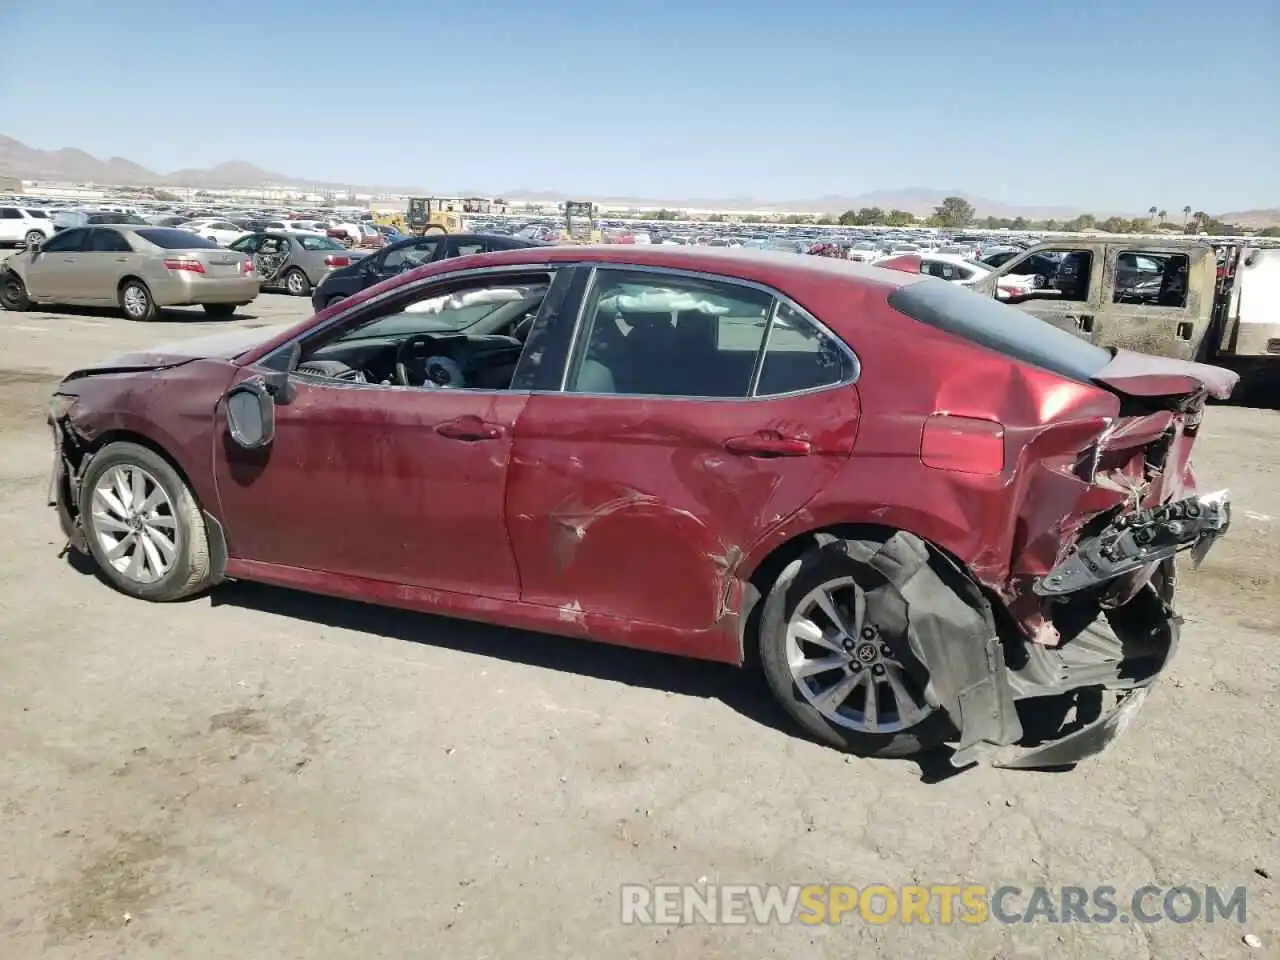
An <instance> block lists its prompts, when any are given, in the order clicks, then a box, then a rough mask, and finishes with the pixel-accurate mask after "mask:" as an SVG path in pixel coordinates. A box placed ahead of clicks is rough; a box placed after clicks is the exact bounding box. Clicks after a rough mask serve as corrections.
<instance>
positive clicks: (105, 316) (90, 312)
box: [18, 304, 258, 328]
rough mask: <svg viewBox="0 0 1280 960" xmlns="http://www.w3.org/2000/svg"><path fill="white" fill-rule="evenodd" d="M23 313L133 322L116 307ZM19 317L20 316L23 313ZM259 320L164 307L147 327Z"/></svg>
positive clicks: (39, 307) (35, 308) (56, 308)
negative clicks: (127, 319) (213, 315)
mask: <svg viewBox="0 0 1280 960" xmlns="http://www.w3.org/2000/svg"><path fill="white" fill-rule="evenodd" d="M22 312H38V313H52V314H55V315H57V316H66V317H94V318H97V319H102V320H119V321H121V322H122V323H123V322H132V321H126V320H125V316H124V314H123V313H121V312H120V311H119V310H117V309H115V308H114V307H68V306H60V305H59V306H46V305H41V304H37V305H35V306H33V307H32V308H31V310H30V311H22ZM18 315H19V316H20V315H21V313H19V314H18ZM257 319H258V317H257V315H256V314H253V313H246V312H244V311H243V310H237V311H236V312H235V313H234V314H232V315H231V316H229V317H211V316H210V315H209V314H207V313H205V312H204V310H203V308H201V307H163V308H161V310H160V316H158V317H157V318H156V319H155V320H151V321H148V322H147V326H151V327H157V328H161V327H163V326H164V324H166V323H235V322H237V321H241V320H257Z"/></svg>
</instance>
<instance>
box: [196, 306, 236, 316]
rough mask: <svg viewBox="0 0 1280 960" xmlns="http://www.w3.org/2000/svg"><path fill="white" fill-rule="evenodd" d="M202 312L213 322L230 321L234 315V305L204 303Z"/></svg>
mask: <svg viewBox="0 0 1280 960" xmlns="http://www.w3.org/2000/svg"><path fill="white" fill-rule="evenodd" d="M201 306H202V307H204V312H205V313H207V314H208V315H209V316H211V317H213V319H215V320H230V319H231V318H232V317H234V316H235V315H236V305H235V304H234V303H204V304H201Z"/></svg>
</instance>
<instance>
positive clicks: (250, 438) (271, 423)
mask: <svg viewBox="0 0 1280 960" xmlns="http://www.w3.org/2000/svg"><path fill="white" fill-rule="evenodd" d="M225 399H226V404H227V429H228V430H229V431H230V433H231V439H232V441H233V442H234V443H235V445H236V446H238V447H240V448H241V449H243V450H262V449H263V448H265V447H268V446H270V445H271V441H273V440H274V439H275V436H276V401H275V398H274V397H273V396H272V395H271V389H270V388H269V387H268V386H267V382H266V380H264V379H263V378H261V377H251V378H250V379H248V380H241V381H240V382H239V383H237V384H236V385H235V386H234V387H232V388H231V389H230V390H228V391H227V395H226V398H225Z"/></svg>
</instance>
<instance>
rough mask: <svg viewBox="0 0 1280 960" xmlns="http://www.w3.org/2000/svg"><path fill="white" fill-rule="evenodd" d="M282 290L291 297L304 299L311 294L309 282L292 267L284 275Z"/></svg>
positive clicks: (301, 273)
mask: <svg viewBox="0 0 1280 960" xmlns="http://www.w3.org/2000/svg"><path fill="white" fill-rule="evenodd" d="M284 288H285V290H287V291H288V292H289V296H291V297H305V296H306V295H307V294H309V293H310V292H311V281H310V280H308V279H307V275H306V274H305V273H303V272H302V271H301V270H299V269H298V268H297V267H292V268H290V270H289V272H288V273H286V274H285V275H284Z"/></svg>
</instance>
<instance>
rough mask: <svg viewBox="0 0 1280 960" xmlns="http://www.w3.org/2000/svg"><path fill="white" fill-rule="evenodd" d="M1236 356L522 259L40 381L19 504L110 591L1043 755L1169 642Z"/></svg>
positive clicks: (1202, 518) (969, 755)
mask: <svg viewBox="0 0 1280 960" xmlns="http://www.w3.org/2000/svg"><path fill="white" fill-rule="evenodd" d="M1234 382H1235V375H1234V374H1231V373H1228V372H1226V371H1223V370H1219V369H1217V368H1215V367H1208V366H1203V365H1199V364H1193V363H1186V362H1182V361H1177V360H1167V359H1162V358H1154V357H1148V356H1143V355H1138V354H1131V353H1126V352H1123V351H1121V352H1118V353H1112V352H1110V351H1107V350H1103V349H1100V348H1098V347H1095V346H1093V345H1092V344H1090V343H1089V342H1087V341H1086V340H1084V339H1081V338H1078V337H1077V336H1074V335H1072V334H1070V333H1067V332H1065V331H1062V330H1059V329H1057V328H1055V327H1052V326H1050V325H1048V324H1046V323H1044V322H1043V321H1040V320H1037V319H1035V318H1033V317H1031V316H1029V315H1028V314H1025V313H1023V312H1021V311H1019V310H1017V309H1016V308H1013V307H1009V306H1006V305H1004V304H1001V303H999V302H997V301H995V300H992V299H987V298H983V297H981V296H979V295H977V294H974V293H971V292H969V291H967V290H964V289H962V288H960V287H958V286H955V285H953V284H948V283H945V282H943V281H940V280H936V279H933V278H929V277H926V276H922V275H920V274H918V273H914V274H913V273H906V272H900V271H891V270H885V269H879V268H875V267H867V266H863V265H860V264H855V263H850V262H847V261H840V260H833V259H825V258H820V257H783V256H778V255H776V254H770V253H757V252H752V251H742V250H712V249H686V248H675V247H636V246H627V247H623V246H618V245H610V246H600V247H578V246H574V247H535V248H532V249H524V250H511V251H504V252H500V253H493V254H487V255H483V256H471V257H463V258H460V259H455V260H449V261H444V262H441V263H437V264H432V265H430V266H426V267H423V268H420V269H417V270H414V271H412V272H410V273H406V274H403V275H401V276H399V277H396V278H394V279H391V280H388V281H386V282H384V283H381V284H379V285H377V286H374V287H372V288H370V289H369V290H367V291H365V292H363V293H362V294H360V295H357V296H354V297H351V298H349V299H347V300H344V301H342V303H341V304H338V305H337V306H334V307H331V308H329V309H328V310H325V311H323V312H321V313H319V314H317V315H316V316H314V317H312V318H311V319H309V320H306V321H304V322H302V323H300V324H297V325H296V326H293V327H289V328H287V329H275V330H266V331H263V330H254V331H244V332H242V333H237V334H232V335H221V336H219V337H215V338H210V339H208V340H192V341H187V342H185V343H181V344H177V345H174V346H171V347H158V348H155V349H154V350H151V351H148V352H146V353H141V354H133V355H129V356H125V357H121V358H118V359H116V360H114V361H110V362H108V363H105V364H103V365H101V366H98V367H95V368H91V369H85V370H80V371H77V372H75V373H73V374H71V375H70V376H68V377H67V378H66V380H65V381H64V382H63V383H62V384H61V386H60V387H59V388H58V391H57V394H56V395H55V397H54V398H53V405H52V409H51V414H50V419H51V423H52V424H53V427H54V436H55V438H56V443H57V451H56V455H55V471H54V477H53V482H52V487H51V493H50V500H51V503H53V504H55V505H56V506H57V508H58V512H59V515H60V518H61V523H62V528H63V531H64V532H65V534H66V536H67V538H68V540H69V541H70V543H71V544H72V545H73V546H74V547H75V548H77V549H78V550H81V551H84V552H85V553H88V554H90V555H91V556H92V557H93V558H94V560H95V561H96V562H97V564H98V565H99V566H100V567H101V570H102V573H103V575H104V576H105V577H106V579H107V580H109V581H110V582H111V583H112V584H114V585H115V586H116V587H117V588H118V589H120V590H121V591H123V592H125V593H127V594H130V595H132V596H135V597H140V598H143V599H147V600H157V601H163V600H175V599H178V598H180V597H185V596H188V595H190V594H193V593H195V592H198V591H202V590H205V589H207V588H209V587H211V586H212V585H214V584H216V583H218V582H219V581H221V580H225V579H243V580H257V581H261V582H264V583H270V584H279V585H283V586H288V587H294V588H299V589H303V590H312V591H316V592H320V593H326V594H332V595H335V596H341V597H351V598H356V599H359V600H364V601H370V602H374V603H383V604H392V605H396V606H401V607H407V608H412V609H416V610H423V611H431V612H434V613H443V614H449V615H455V616H459V617H469V618H474V619H478V620H485V621H490V622H493V623H498V624H505V625H509V626H512V627H519V628H527V629H532V630H540V631H546V632H552V633H560V634H568V635H572V636H579V637H583V638H590V639H593V640H601V641H605V642H610V643H618V644H624V645H629V646H635V647H643V648H646V649H650V650H659V651H666V652H670V653H676V654H682V655H685V656H690V657H700V658H705V659H710V660H718V661H727V662H730V663H735V664H750V665H752V666H755V665H758V666H759V668H761V669H762V670H763V672H764V675H765V676H766V678H767V679H768V682H769V684H770V686H771V687H772V689H773V691H774V693H775V694H776V695H777V697H778V699H779V700H780V701H781V703H782V704H783V706H784V707H785V708H786V709H787V710H788V711H789V712H790V713H791V715H792V716H793V717H794V718H795V719H796V721H797V722H798V723H799V724H800V725H801V726H802V727H803V728H804V729H805V730H806V731H808V733H809V734H810V735H812V736H814V737H817V738H819V739H821V740H823V741H825V742H827V743H830V744H832V745H835V746H837V747H840V748H843V749H848V750H850V751H853V752H855V753H858V754H863V755H882V756H895V755H906V754H912V753H916V752H919V751H922V750H926V749H930V748H934V747H938V746H941V745H943V744H950V746H951V748H952V750H953V757H952V761H953V762H954V763H955V764H956V765H967V764H969V763H971V762H972V761H973V760H974V759H975V758H977V757H979V756H980V755H982V754H984V753H985V752H987V751H989V750H992V749H993V748H995V747H1002V746H1009V747H1010V749H1009V750H1004V751H1001V753H1000V754H999V755H997V756H994V757H991V758H990V759H992V760H994V761H997V762H1000V763H1002V764H1004V765H1006V766H1025V767H1030V766H1045V765H1059V764H1066V763H1071V762H1074V761H1076V760H1079V759H1081V758H1083V757H1085V756H1089V755H1091V754H1093V753H1096V752H1098V751H1099V750H1101V749H1102V748H1103V747H1104V746H1105V745H1106V743H1108V742H1109V741H1110V740H1111V739H1112V738H1113V737H1114V736H1115V735H1116V733H1118V732H1119V730H1121V729H1123V727H1124V726H1126V724H1127V721H1128V719H1129V718H1130V717H1131V716H1132V714H1133V712H1134V711H1135V710H1136V709H1137V707H1138V706H1139V705H1140V704H1141V703H1142V701H1143V699H1144V698H1145V696H1146V693H1147V691H1148V689H1149V688H1150V685H1151V684H1152V683H1153V682H1154V680H1155V679H1156V677H1157V676H1158V675H1159V673H1160V672H1161V670H1162V669H1163V668H1164V666H1165V665H1166V664H1167V662H1168V660H1169V658H1170V656H1171V655H1172V653H1173V650H1174V647H1175V645H1176V641H1177V633H1178V622H1179V621H1178V618H1177V617H1176V615H1175V613H1174V610H1173V594H1174V582H1175V578H1174V556H1175V554H1176V553H1177V552H1179V551H1182V550H1190V551H1192V552H1193V554H1194V556H1195V557H1196V558H1197V560H1198V558H1199V557H1201V556H1203V553H1204V551H1206V550H1207V549H1208V548H1209V546H1210V545H1212V543H1213V542H1214V540H1215V539H1216V538H1217V537H1219V536H1220V535H1221V534H1222V533H1223V532H1224V531H1225V530H1226V527H1227V524H1228V521H1229V506H1228V504H1227V501H1226V498H1225V496H1224V495H1211V496H1201V495H1199V494H1198V493H1197V491H1196V489H1195V484H1194V479H1193V477H1192V473H1191V469H1190V465H1189V457H1190V454H1191V449H1192V446H1193V445H1194V443H1195V440H1196V435H1197V433H1198V430H1199V425H1200V418H1201V414H1202V410H1203V407H1204V404H1205V399H1206V396H1207V395H1209V394H1213V395H1217V396H1225V395H1227V394H1229V393H1230V391H1231V389H1232V387H1233V386H1234ZM1068 716H1071V719H1070V720H1069V721H1068V720H1066V719H1065V718H1067V717H1068ZM1029 742H1034V743H1035V744H1038V745H1037V746H1034V747H1028V746H1027V744H1028V743H1029ZM1018 744H1022V745H1023V748H1022V750H1021V751H1019V750H1015V749H1013V745H1018Z"/></svg>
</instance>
